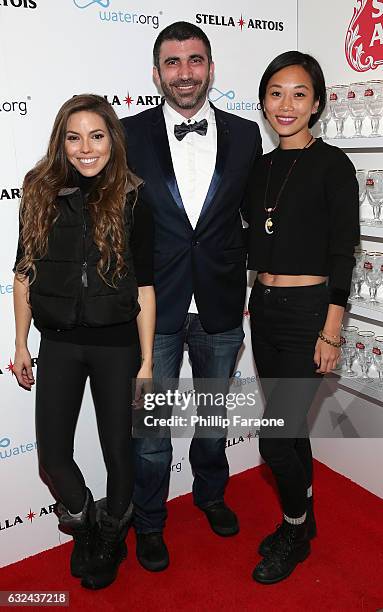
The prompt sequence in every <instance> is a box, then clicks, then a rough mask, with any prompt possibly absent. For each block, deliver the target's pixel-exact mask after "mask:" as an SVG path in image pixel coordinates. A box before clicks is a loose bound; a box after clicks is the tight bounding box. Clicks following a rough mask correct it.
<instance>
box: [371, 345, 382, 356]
mask: <svg viewBox="0 0 383 612" xmlns="http://www.w3.org/2000/svg"><path fill="white" fill-rule="evenodd" d="M372 352H373V353H374V355H379V356H380V355H381V354H382V351H381V350H380V348H378V347H377V346H374V348H373V349H372Z"/></svg>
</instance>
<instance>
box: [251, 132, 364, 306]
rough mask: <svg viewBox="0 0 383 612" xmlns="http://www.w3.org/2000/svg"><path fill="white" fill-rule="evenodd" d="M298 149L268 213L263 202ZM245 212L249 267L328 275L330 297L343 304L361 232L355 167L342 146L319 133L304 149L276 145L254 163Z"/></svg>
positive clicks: (272, 194)
mask: <svg viewBox="0 0 383 612" xmlns="http://www.w3.org/2000/svg"><path fill="white" fill-rule="evenodd" d="M298 155H299V159H298V161H297V162H296V164H295V166H294V168H293V170H292V172H291V174H290V176H289V178H288V180H287V183H286V185H285V188H284V189H283V191H282V193H281V196H280V200H279V204H278V206H277V208H276V210H275V211H274V212H272V213H271V215H270V213H268V212H266V211H265V208H273V207H274V206H275V201H276V198H277V195H278V193H279V191H280V188H281V186H282V184H283V181H284V179H285V177H286V175H287V173H288V171H289V168H290V167H291V165H292V163H293V161H294V159H296V158H297V156H298ZM271 159H272V160H273V163H272V168H271V173H270V174H269V168H270V160H271ZM268 176H269V188H268V190H267V194H266V198H265V191H266V185H267V180H268ZM245 215H246V216H247V218H248V221H249V223H250V229H249V257H248V268H249V269H250V270H256V271H258V272H269V273H270V274H288V275H302V274H307V275H314V276H328V279H329V280H328V285H329V297H330V303H331V304H338V305H340V306H346V304H347V298H348V295H349V291H350V284H351V276H352V269H353V267H354V265H355V260H354V248H355V246H356V245H357V244H358V243H359V236H360V234H359V193H358V183H357V180H356V176H355V168H354V166H353V164H352V162H351V161H350V159H349V158H348V157H347V155H346V154H345V153H343V151H341V150H340V149H338V148H337V147H334V146H331V145H329V144H327V143H324V142H323V141H322V139H321V138H318V139H317V140H316V141H315V142H314V143H313V144H312V145H311V147H308V148H307V149H305V150H304V151H301V150H299V149H279V148H278V149H275V150H274V151H272V152H271V153H268V154H267V155H264V156H263V157H262V158H260V159H258V160H257V161H256V163H255V165H254V168H253V175H252V178H251V180H250V184H249V191H248V197H247V203H246V207H245ZM270 216H271V218H272V221H273V226H272V229H273V233H272V234H270V235H268V234H267V233H266V231H265V222H266V219H267V218H268V217H270Z"/></svg>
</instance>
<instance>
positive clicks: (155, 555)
mask: <svg viewBox="0 0 383 612" xmlns="http://www.w3.org/2000/svg"><path fill="white" fill-rule="evenodd" d="M136 554H137V559H138V561H139V563H140V564H141V565H142V567H144V568H145V569H147V570H149V571H150V572H161V571H162V570H164V569H166V568H167V567H168V565H169V552H168V549H167V547H166V544H165V542H164V539H163V537H162V533H161V532H153V533H137V548H136Z"/></svg>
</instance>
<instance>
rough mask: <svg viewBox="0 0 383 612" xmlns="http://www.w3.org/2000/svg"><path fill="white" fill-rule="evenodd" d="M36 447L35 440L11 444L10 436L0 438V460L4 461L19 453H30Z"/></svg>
mask: <svg viewBox="0 0 383 612" xmlns="http://www.w3.org/2000/svg"><path fill="white" fill-rule="evenodd" d="M36 449H37V442H36V441H34V442H23V443H22V444H16V445H14V444H12V440H11V438H8V437H4V438H0V461H6V460H7V459H12V458H13V457H18V456H19V455H25V454H26V453H32V452H34V451H35V450H36Z"/></svg>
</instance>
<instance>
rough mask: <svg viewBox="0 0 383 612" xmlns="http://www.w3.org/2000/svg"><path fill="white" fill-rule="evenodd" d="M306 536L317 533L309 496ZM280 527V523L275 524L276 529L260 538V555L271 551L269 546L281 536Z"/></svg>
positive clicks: (313, 535) (310, 537) (310, 536)
mask: <svg viewBox="0 0 383 612" xmlns="http://www.w3.org/2000/svg"><path fill="white" fill-rule="evenodd" d="M306 523H307V536H308V538H309V540H312V539H313V538H315V536H316V534H317V526H316V522H315V516H314V511H313V502H312V497H309V498H308V500H307V519H306ZM281 527H282V525H277V528H276V530H275V531H274V532H273V533H270V534H269V535H268V536H266V537H265V538H264V540H262V542H261V543H260V545H259V548H258V553H259V554H260V555H262V557H266V556H267V555H269V554H270V552H271V547H272V546H273V545H274V544H275V543H276V542H278V540H279V539H280V538H281Z"/></svg>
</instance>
